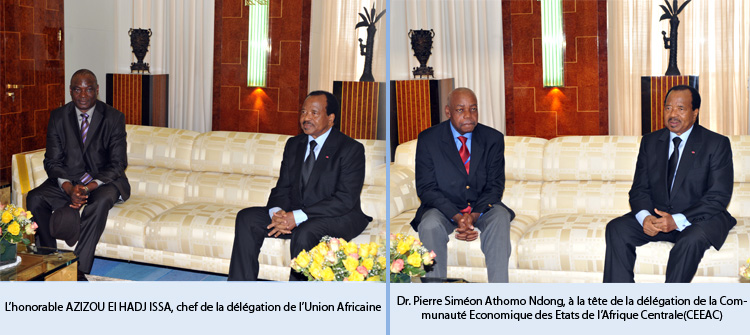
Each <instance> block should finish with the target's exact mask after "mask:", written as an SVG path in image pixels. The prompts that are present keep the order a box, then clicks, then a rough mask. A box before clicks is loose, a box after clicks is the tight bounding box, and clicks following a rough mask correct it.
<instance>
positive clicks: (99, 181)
mask: <svg viewBox="0 0 750 335" xmlns="http://www.w3.org/2000/svg"><path fill="white" fill-rule="evenodd" d="M94 182H95V183H96V186H97V187H98V186H102V185H104V182H103V181H101V180H99V179H94Z"/></svg>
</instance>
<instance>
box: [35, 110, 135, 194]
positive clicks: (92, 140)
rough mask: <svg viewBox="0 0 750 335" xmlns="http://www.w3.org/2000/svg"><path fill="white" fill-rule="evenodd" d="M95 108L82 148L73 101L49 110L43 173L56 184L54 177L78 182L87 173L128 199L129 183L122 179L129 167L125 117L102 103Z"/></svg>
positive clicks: (124, 178)
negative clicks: (111, 186) (112, 187)
mask: <svg viewBox="0 0 750 335" xmlns="http://www.w3.org/2000/svg"><path fill="white" fill-rule="evenodd" d="M94 108H95V111H94V114H93V115H92V116H91V120H89V131H88V134H87V136H86V144H85V145H84V144H83V142H82V141H81V128H80V125H79V124H78V115H77V114H76V108H75V105H74V104H73V102H69V103H67V104H66V105H65V106H62V107H60V108H58V109H55V110H53V111H52V113H51V114H50V118H49V125H48V126H47V151H46V153H45V154H44V170H45V171H47V176H48V178H49V180H50V182H51V181H54V183H55V184H57V178H63V179H68V180H70V181H71V182H73V183H74V184H75V183H80V180H81V176H83V174H84V173H86V172H88V173H89V174H90V175H91V177H93V178H94V179H98V180H100V181H102V182H104V183H105V184H110V183H111V184H113V185H114V186H115V187H117V189H118V190H119V191H120V196H121V197H122V199H123V200H127V199H128V198H129V197H130V183H129V182H128V178H127V177H126V176H125V168H126V167H127V166H128V156H127V142H126V133H125V115H124V114H122V113H121V112H120V111H118V110H116V109H114V108H112V107H111V106H109V105H107V104H105V103H103V102H101V101H97V102H96V105H95V106H94Z"/></svg>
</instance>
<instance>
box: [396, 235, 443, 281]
mask: <svg viewBox="0 0 750 335" xmlns="http://www.w3.org/2000/svg"><path fill="white" fill-rule="evenodd" d="M434 259H435V252H434V251H428V250H427V248H425V247H424V246H422V242H420V241H419V239H418V238H416V237H414V236H404V235H403V234H391V269H390V270H391V282H403V281H406V279H408V277H414V276H424V275H425V270H424V266H425V265H432V263H433V260H434Z"/></svg>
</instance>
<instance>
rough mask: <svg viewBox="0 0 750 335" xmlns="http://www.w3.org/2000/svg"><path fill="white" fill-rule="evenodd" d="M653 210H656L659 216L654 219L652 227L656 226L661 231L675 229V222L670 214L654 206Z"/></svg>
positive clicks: (666, 231)
mask: <svg viewBox="0 0 750 335" xmlns="http://www.w3.org/2000/svg"><path fill="white" fill-rule="evenodd" d="M654 211H655V212H656V214H659V215H660V216H661V217H660V218H658V219H656V220H654V227H656V229H659V231H660V232H662V233H668V232H671V231H673V230H675V229H677V224H676V223H675V222H674V218H673V217H672V214H669V213H667V212H662V211H660V210H658V209H656V208H654Z"/></svg>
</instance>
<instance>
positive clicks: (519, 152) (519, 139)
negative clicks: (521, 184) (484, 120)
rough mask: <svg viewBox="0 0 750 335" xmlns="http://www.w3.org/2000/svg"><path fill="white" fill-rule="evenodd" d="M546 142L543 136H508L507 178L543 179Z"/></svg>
mask: <svg viewBox="0 0 750 335" xmlns="http://www.w3.org/2000/svg"><path fill="white" fill-rule="evenodd" d="M546 143H547V140H545V139H543V138H536V137H524V136H506V137H505V179H506V180H526V181H542V166H543V162H544V146H545V144H546Z"/></svg>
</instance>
